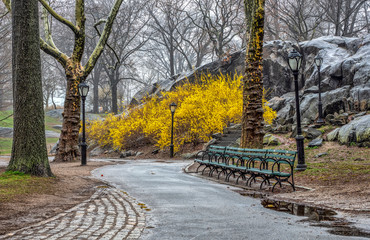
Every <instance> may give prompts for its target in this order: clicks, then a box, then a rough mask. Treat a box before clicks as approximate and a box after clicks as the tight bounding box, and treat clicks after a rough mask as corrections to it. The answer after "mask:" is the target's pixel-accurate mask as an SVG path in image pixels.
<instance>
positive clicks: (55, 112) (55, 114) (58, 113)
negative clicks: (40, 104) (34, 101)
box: [45, 109, 64, 119]
mask: <svg viewBox="0 0 370 240" xmlns="http://www.w3.org/2000/svg"><path fill="white" fill-rule="evenodd" d="M63 111H64V110H63V109H54V110H50V111H47V112H45V115H46V116H49V117H53V118H59V119H62V118H63V116H62V113H63Z"/></svg>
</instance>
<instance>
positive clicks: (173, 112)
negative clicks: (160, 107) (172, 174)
mask: <svg viewBox="0 0 370 240" xmlns="http://www.w3.org/2000/svg"><path fill="white" fill-rule="evenodd" d="M176 107H177V105H176V103H174V102H173V103H171V104H170V110H171V115H172V122H171V144H170V158H173V115H175V111H176Z"/></svg>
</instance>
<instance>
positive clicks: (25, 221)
mask: <svg viewBox="0 0 370 240" xmlns="http://www.w3.org/2000/svg"><path fill="white" fill-rule="evenodd" d="M107 164H109V163H106V162H89V163H88V165H87V166H81V164H80V163H51V164H50V166H51V169H52V172H53V173H54V175H55V179H53V180H54V181H53V182H52V183H51V184H52V186H51V187H50V190H47V191H46V192H44V193H43V194H37V193H35V194H26V195H23V196H22V197H17V199H16V200H13V201H12V202H6V203H1V205H0V212H1V214H0V235H2V234H5V233H6V232H10V231H12V230H16V229H19V228H22V227H25V226H28V225H30V224H32V223H36V222H40V221H42V220H45V219H47V218H50V217H52V216H54V215H56V214H58V213H60V212H62V211H64V210H67V209H69V208H72V207H73V206H75V205H77V204H78V203H80V202H82V201H84V200H86V199H88V198H90V197H91V195H92V194H93V193H94V187H96V186H99V185H104V183H102V182H100V181H97V180H94V179H92V178H89V176H90V172H91V171H92V170H93V169H95V168H97V167H101V166H104V165H107ZM4 171H5V167H4V166H3V167H0V173H2V172H4Z"/></svg>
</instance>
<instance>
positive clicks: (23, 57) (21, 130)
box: [8, 0, 52, 176]
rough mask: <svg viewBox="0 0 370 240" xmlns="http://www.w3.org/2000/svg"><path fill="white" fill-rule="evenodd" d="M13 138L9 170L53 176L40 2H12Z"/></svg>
mask: <svg viewBox="0 0 370 240" xmlns="http://www.w3.org/2000/svg"><path fill="white" fill-rule="evenodd" d="M12 7H13V9H12V22H13V34H12V37H13V47H12V51H13V98H14V135H13V147H12V156H11V159H10V162H9V165H8V170H11V171H20V172H24V173H29V174H32V175H37V176H52V172H51V169H50V166H49V160H48V155H47V148H46V139H45V125H44V104H43V96H42V80H41V59H40V40H39V38H40V37H39V19H38V1H37V0H13V1H12Z"/></svg>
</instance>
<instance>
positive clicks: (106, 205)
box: [0, 188, 145, 240]
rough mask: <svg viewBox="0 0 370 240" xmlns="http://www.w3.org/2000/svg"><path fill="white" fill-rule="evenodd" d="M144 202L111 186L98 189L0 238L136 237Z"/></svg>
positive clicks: (141, 219)
mask: <svg viewBox="0 0 370 240" xmlns="http://www.w3.org/2000/svg"><path fill="white" fill-rule="evenodd" d="M144 209H145V205H143V204H141V203H138V202H136V201H135V199H133V198H132V197H130V196H129V195H128V194H127V193H125V192H123V191H120V190H117V189H114V188H98V189H97V191H96V192H95V193H94V195H93V196H92V197H91V198H90V199H88V200H87V201H84V202H82V203H80V204H79V205H77V206H75V207H73V208H71V209H69V210H67V211H65V212H63V213H60V214H58V215H56V216H54V217H52V218H50V219H47V220H45V221H42V222H40V223H37V224H35V225H32V226H30V227H26V228H23V229H20V230H17V231H15V232H12V233H9V234H7V235H3V236H0V239H22V240H27V239H48V240H51V239H88V240H93V239H138V238H139V237H140V234H141V232H142V230H143V229H144V227H145V215H144Z"/></svg>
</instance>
